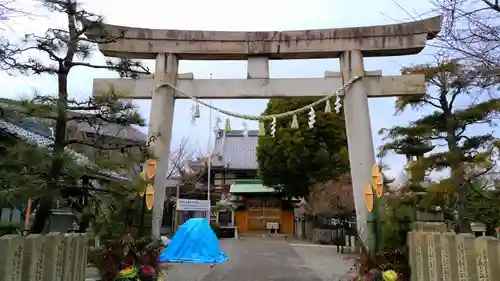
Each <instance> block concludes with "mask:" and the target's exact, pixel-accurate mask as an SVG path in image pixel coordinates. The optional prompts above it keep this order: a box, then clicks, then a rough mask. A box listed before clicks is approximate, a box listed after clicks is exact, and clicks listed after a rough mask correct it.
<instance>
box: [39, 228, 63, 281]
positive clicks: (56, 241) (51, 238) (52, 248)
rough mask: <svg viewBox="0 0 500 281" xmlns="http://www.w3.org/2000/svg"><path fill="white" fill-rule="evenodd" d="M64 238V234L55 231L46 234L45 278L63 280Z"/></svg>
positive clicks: (56, 280) (55, 280)
mask: <svg viewBox="0 0 500 281" xmlns="http://www.w3.org/2000/svg"><path fill="white" fill-rule="evenodd" d="M63 239H64V236H63V235H62V234H61V233H55V232H54V233H49V234H47V235H46V236H45V254H44V265H43V267H44V270H43V280H52V281H61V280H62V265H63V258H64V252H63V246H64V245H63Z"/></svg>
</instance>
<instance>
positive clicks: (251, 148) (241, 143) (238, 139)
mask: <svg viewBox="0 0 500 281" xmlns="http://www.w3.org/2000/svg"><path fill="white" fill-rule="evenodd" d="M258 133H259V132H258V131H257V130H251V131H248V134H247V135H246V136H245V134H244V131H243V130H233V131H231V132H227V133H225V132H224V130H220V131H218V132H217V135H216V139H215V148H214V152H213V154H212V155H213V161H212V165H214V166H224V165H227V166H228V168H229V169H236V170H254V169H257V155H256V148H257V144H258V140H259V136H258Z"/></svg>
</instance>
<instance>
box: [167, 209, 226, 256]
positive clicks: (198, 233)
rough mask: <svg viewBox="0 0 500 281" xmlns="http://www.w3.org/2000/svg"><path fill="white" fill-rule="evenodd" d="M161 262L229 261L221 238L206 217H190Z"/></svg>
mask: <svg viewBox="0 0 500 281" xmlns="http://www.w3.org/2000/svg"><path fill="white" fill-rule="evenodd" d="M159 261H160V262H170V263H181V262H182V263H198V264H216V263H223V262H225V261H227V256H226V254H225V253H224V252H223V251H222V250H221V249H220V246H219V240H218V239H217V236H216V235H215V233H214V231H213V230H212V228H211V227H210V224H209V223H208V220H206V219H200V218H196V219H189V220H188V221H186V222H185V223H184V224H182V225H181V226H180V227H179V228H178V229H177V231H176V232H175V234H174V237H172V240H171V241H170V243H169V244H168V246H167V248H165V249H164V250H163V252H162V253H161V254H160V258H159Z"/></svg>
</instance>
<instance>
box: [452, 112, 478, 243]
mask: <svg viewBox="0 0 500 281" xmlns="http://www.w3.org/2000/svg"><path fill="white" fill-rule="evenodd" d="M453 118H454V117H453V115H451V116H448V117H447V121H446V123H447V127H448V130H447V137H446V141H447V144H448V150H449V153H450V157H449V161H450V166H451V185H452V186H451V188H452V190H453V192H454V194H455V199H456V205H455V206H456V208H455V211H456V212H457V216H456V218H455V223H456V227H457V230H458V233H471V232H472V229H471V226H470V222H469V219H468V218H467V185H466V184H465V171H464V166H463V165H462V159H461V151H460V148H459V147H458V144H457V143H458V140H457V137H456V134H455V132H456V129H455V126H454V123H455V122H454V120H453Z"/></svg>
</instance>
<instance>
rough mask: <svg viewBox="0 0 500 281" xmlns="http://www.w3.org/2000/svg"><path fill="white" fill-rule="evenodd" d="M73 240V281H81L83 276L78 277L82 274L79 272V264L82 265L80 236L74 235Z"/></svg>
mask: <svg viewBox="0 0 500 281" xmlns="http://www.w3.org/2000/svg"><path fill="white" fill-rule="evenodd" d="M74 239H75V247H74V249H73V255H74V259H73V280H83V279H84V278H83V277H84V276H80V275H81V274H82V272H81V269H80V268H81V263H82V260H81V258H82V251H83V249H82V244H83V243H82V242H83V241H82V235H81V234H75V236H74Z"/></svg>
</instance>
